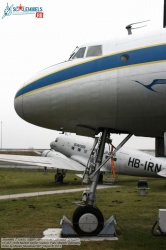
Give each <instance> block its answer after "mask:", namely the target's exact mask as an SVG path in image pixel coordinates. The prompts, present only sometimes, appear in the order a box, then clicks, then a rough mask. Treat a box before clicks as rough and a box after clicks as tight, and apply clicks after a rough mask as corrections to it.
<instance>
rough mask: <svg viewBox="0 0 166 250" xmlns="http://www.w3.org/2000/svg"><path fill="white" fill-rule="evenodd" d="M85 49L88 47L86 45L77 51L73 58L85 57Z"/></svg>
mask: <svg viewBox="0 0 166 250" xmlns="http://www.w3.org/2000/svg"><path fill="white" fill-rule="evenodd" d="M85 49H86V47H82V48H80V49H79V50H78V51H77V52H76V54H74V55H73V57H72V59H77V58H83V57H84V53H85Z"/></svg>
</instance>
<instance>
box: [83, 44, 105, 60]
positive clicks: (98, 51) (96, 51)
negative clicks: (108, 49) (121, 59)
mask: <svg viewBox="0 0 166 250" xmlns="http://www.w3.org/2000/svg"><path fill="white" fill-rule="evenodd" d="M101 55H102V46H101V45H95V46H89V48H88V51H87V54H86V57H90V56H101Z"/></svg>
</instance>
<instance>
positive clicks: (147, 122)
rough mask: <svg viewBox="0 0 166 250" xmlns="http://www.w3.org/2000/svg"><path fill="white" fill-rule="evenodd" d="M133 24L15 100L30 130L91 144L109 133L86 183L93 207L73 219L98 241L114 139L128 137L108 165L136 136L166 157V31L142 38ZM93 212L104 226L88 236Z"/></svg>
mask: <svg viewBox="0 0 166 250" xmlns="http://www.w3.org/2000/svg"><path fill="white" fill-rule="evenodd" d="M133 25H135V23H134V24H130V25H128V26H127V27H128V28H129V29H130V30H129V31H130V32H128V33H129V34H130V35H127V36H126V37H123V38H112V39H111V40H110V41H103V42H94V43H89V44H83V45H81V46H80V47H78V48H76V50H75V51H74V52H73V53H72V54H71V56H70V57H69V59H68V60H67V61H65V62H62V63H59V64H56V65H53V66H51V67H48V68H46V69H44V70H42V71H40V72H39V73H37V74H36V75H35V76H33V77H32V78H31V79H30V80H28V81H26V82H25V83H24V84H23V86H22V87H21V88H20V89H19V90H18V91H17V93H16V95H15V100H14V106H15V110H16V112H17V114H18V115H19V116H20V117H21V118H22V119H24V120H25V121H27V122H29V123H32V124H34V125H37V126H40V127H44V128H48V129H53V130H60V131H62V132H71V133H76V134H78V135H84V136H91V137H94V136H95V135H97V134H99V133H101V137H100V139H99V140H96V145H97V146H98V149H97V151H96V152H97V153H96V154H95V161H94V163H93V164H91V163H90V162H88V165H87V166H86V170H85V174H84V177H83V179H90V181H91V184H90V187H89V190H87V200H86V201H84V206H81V207H78V208H77V209H76V210H75V212H74V213H73V219H72V222H73V227H74V229H75V231H76V232H77V233H78V234H79V235H81V234H83V235H92V234H93V235H97V234H98V233H99V232H100V231H101V229H102V228H103V225H104V219H103V215H102V213H101V211H100V210H99V209H97V208H96V207H95V200H96V195H95V193H96V186H97V182H98V179H99V175H100V168H101V167H102V164H103V163H102V156H103V154H104V148H105V143H106V141H107V140H109V139H110V134H111V133H118V134H127V136H126V138H125V139H124V140H123V141H122V142H121V143H120V144H119V145H118V146H117V148H116V149H114V150H113V151H112V153H111V155H110V156H109V157H108V159H107V161H108V160H109V159H111V157H113V156H114V155H115V154H116V153H117V152H118V150H119V149H120V148H121V147H122V146H123V145H124V144H125V143H126V141H128V140H129V139H130V137H131V136H132V135H136V136H143V137H154V138H156V146H155V152H156V155H157V156H163V157H165V156H166V111H165V110H166V42H165V41H166V30H165V29H161V30H159V31H157V32H154V33H152V34H143V35H140V34H139V35H136V34H131V30H132V29H134V28H133ZM165 27H166V0H164V21H163V28H165ZM96 145H94V148H95V147H96ZM92 152H93V153H94V149H93V150H92ZM87 211H89V213H88V212H87ZM87 213H88V218H89V217H90V218H91V219H92V220H93V218H94V217H95V218H96V222H97V223H96V224H97V226H96V227H93V229H91V228H90V227H88V226H87V228H86V230H85V229H84V228H83V227H82V223H80V222H79V221H81V222H82V221H83V222H84V223H86V221H85V218H86V216H84V215H86V214H87ZM99 214H100V215H99ZM99 221H100V223H99ZM84 223H83V224H84Z"/></svg>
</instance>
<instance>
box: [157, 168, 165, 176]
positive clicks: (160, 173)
mask: <svg viewBox="0 0 166 250" xmlns="http://www.w3.org/2000/svg"><path fill="white" fill-rule="evenodd" d="M157 174H158V175H160V176H162V177H166V169H163V170H161V171H160V172H158V173H157Z"/></svg>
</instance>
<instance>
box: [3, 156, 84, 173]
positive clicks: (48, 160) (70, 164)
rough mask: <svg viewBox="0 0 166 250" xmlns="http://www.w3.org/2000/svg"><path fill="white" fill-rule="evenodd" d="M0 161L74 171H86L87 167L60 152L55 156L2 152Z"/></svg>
mask: <svg viewBox="0 0 166 250" xmlns="http://www.w3.org/2000/svg"><path fill="white" fill-rule="evenodd" d="M0 162H8V163H13V164H19V165H21V164H25V165H33V166H40V167H47V168H52V169H57V168H59V169H66V170H74V171H84V170H85V167H84V166H82V165H81V164H79V163H78V162H75V161H73V160H72V159H69V158H67V157H66V156H64V155H63V154H60V153H59V154H58V155H57V156H56V157H55V158H52V157H42V156H24V155H7V154H0Z"/></svg>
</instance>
